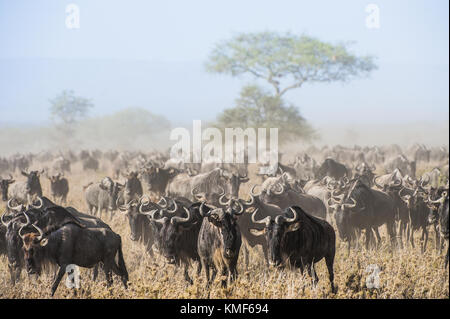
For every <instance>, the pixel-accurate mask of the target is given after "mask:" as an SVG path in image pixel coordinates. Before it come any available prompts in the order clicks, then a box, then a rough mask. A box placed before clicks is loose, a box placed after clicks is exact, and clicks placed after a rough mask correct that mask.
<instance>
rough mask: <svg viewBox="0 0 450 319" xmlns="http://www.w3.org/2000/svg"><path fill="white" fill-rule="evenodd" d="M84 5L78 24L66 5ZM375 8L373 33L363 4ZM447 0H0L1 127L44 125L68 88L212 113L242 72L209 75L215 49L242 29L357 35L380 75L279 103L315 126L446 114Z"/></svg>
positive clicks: (107, 105)
mask: <svg viewBox="0 0 450 319" xmlns="http://www.w3.org/2000/svg"><path fill="white" fill-rule="evenodd" d="M69 3H75V4H77V5H78V6H79V8H80V29H77V30H69V29H67V28H66V26H65V19H66V13H65V7H66V5H67V4H69ZM369 3H375V4H377V5H378V6H379V8H380V24H381V27H380V29H368V28H367V27H366V25H365V19H366V16H367V13H366V12H365V7H366V5H367V4H369ZM448 6H449V2H448V1H446V0H433V1H425V0H420V1H419V0H409V1H400V0H395V1H392V0H389V1H375V0H372V1H360V0H347V1H333V0H328V1H325V0H321V1H299V0H291V1H287V0H281V1H280V0H277V1H275V0H272V1H266V0H264V1H261V0H247V1H243V0H239V1H238V0H227V1H211V0H203V1H200V0H198V1H197V0H189V1H181V0H180V1H174V0H169V1H137V0H131V1H111V0H95V1H92V0H72V1H52V0H34V1H32V0H29V1H24V0H15V1H7V0H0V123H13V122H33V123H42V122H44V121H46V120H47V119H48V107H49V103H48V99H49V98H52V97H54V96H55V95H56V94H57V93H58V92H60V91H61V90H63V89H73V90H74V91H75V92H76V93H77V94H79V95H82V96H85V97H89V98H92V99H93V101H94V104H95V106H96V107H95V110H94V111H93V112H92V114H94V115H98V114H106V113H112V112H114V111H117V110H119V109H121V108H124V107H128V106H140V107H144V108H147V109H149V110H150V111H152V112H154V113H157V114H161V115H164V116H166V117H168V118H170V119H172V120H174V121H175V122H182V121H187V120H188V121H189V120H191V119H204V120H210V119H213V118H214V117H215V115H216V114H217V113H218V112H220V111H221V110H223V109H224V108H226V107H230V106H232V105H233V101H234V99H235V98H236V97H237V95H238V93H239V89H240V87H242V85H243V84H246V83H248V82H249V80H248V79H233V78H230V77H228V76H224V75H223V76H222V75H212V74H208V73H206V72H205V70H204V67H203V63H204V62H205V60H206V58H207V56H208V54H209V52H210V51H211V49H212V48H213V45H214V44H215V43H217V42H218V41H220V40H223V39H226V38H229V37H231V36H232V35H233V34H235V33H239V32H256V31H266V30H271V31H280V32H285V31H290V32H293V33H307V34H308V35H311V36H314V37H318V38H319V39H321V40H325V41H331V42H339V41H355V44H354V45H353V47H352V48H353V51H354V52H356V53H358V54H372V55H375V56H377V60H376V61H377V64H378V66H379V70H377V71H376V72H374V73H373V74H372V75H371V77H370V78H368V79H363V80H356V81H353V82H350V83H348V84H345V85H343V84H339V83H338V84H315V85H306V86H305V87H303V88H301V89H299V90H296V91H293V92H292V93H289V94H287V95H286V98H287V99H288V100H289V101H290V102H292V103H293V104H295V105H297V106H299V107H300V110H301V112H302V114H303V115H304V116H305V117H306V118H307V119H308V120H310V121H311V122H312V123H313V124H317V125H324V124H327V123H332V122H336V121H339V122H343V123H350V122H353V121H362V122H376V121H382V122H388V123H395V122H396V121H399V120H401V121H402V122H417V121H422V120H425V121H444V120H446V119H448V110H449V91H448V85H449V83H448V78H449V64H448V60H449V42H448V38H449V34H448V32H449V16H448V11H449V8H448Z"/></svg>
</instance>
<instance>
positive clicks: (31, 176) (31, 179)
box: [22, 170, 44, 197]
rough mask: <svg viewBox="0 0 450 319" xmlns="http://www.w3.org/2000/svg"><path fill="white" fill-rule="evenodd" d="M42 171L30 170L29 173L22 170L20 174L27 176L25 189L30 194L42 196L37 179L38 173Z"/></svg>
mask: <svg viewBox="0 0 450 319" xmlns="http://www.w3.org/2000/svg"><path fill="white" fill-rule="evenodd" d="M43 172H44V170H41V171H31V172H29V173H27V172H25V171H22V175H23V176H25V177H26V178H27V184H26V190H27V191H28V192H29V193H31V194H36V195H38V196H41V197H42V188H41V182H40V181H39V177H40V175H41V174H42V173H43Z"/></svg>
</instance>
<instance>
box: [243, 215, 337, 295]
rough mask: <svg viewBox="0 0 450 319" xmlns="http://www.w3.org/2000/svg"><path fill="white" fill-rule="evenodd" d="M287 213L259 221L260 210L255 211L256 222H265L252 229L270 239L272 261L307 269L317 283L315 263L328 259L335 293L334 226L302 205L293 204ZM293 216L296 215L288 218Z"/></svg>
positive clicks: (280, 264)
mask: <svg viewBox="0 0 450 319" xmlns="http://www.w3.org/2000/svg"><path fill="white" fill-rule="evenodd" d="M283 213H284V214H283V215H278V216H276V217H275V218H274V217H272V216H267V217H264V218H263V219H261V220H256V218H255V215H256V211H255V212H254V213H253V214H252V220H253V222H254V223H260V224H263V225H264V226H265V227H264V229H263V230H256V229H252V230H251V231H252V233H253V234H255V235H257V236H262V235H264V237H265V240H266V242H267V247H268V254H269V263H270V265H272V266H275V267H280V266H283V265H286V264H290V265H292V266H294V267H299V268H300V270H301V272H302V273H303V270H304V268H306V269H307V270H308V272H309V275H310V276H311V277H312V278H313V281H314V283H317V281H318V277H317V275H316V271H315V269H314V264H315V263H316V262H319V261H320V260H322V259H323V258H325V263H326V265H327V268H328V274H329V279H330V284H331V290H332V292H333V293H334V292H335V287H334V272H333V262H334V255H335V252H336V235H335V233H334V229H333V227H332V226H331V225H330V224H329V223H328V222H327V221H325V220H322V219H320V218H316V217H314V216H311V215H309V214H307V213H306V212H305V211H304V210H303V209H301V208H300V207H296V206H293V207H289V208H287V209H285V210H284V212H283ZM289 215H293V216H292V217H288V216H289Z"/></svg>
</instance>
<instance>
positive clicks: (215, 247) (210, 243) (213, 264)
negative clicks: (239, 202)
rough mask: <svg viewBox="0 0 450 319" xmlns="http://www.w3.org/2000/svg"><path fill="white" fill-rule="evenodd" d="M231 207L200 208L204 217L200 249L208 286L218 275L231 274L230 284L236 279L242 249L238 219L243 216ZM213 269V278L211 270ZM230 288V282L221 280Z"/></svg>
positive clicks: (199, 252)
mask: <svg viewBox="0 0 450 319" xmlns="http://www.w3.org/2000/svg"><path fill="white" fill-rule="evenodd" d="M243 211H244V210H243V209H241V210H240V211H237V210H235V209H234V208H232V207H228V208H227V209H223V208H213V207H209V206H207V205H205V203H204V202H203V203H202V204H201V205H200V208H199V212H200V215H201V216H203V222H202V226H201V228H200V233H199V235H198V243H197V245H198V246H197V249H198V254H199V256H200V261H201V264H202V268H203V269H204V270H205V274H206V280H207V286H209V285H210V283H211V281H212V280H214V278H215V276H216V273H217V272H219V274H220V275H221V276H226V275H227V274H228V276H229V278H230V280H231V281H234V280H235V279H236V278H237V276H238V272H237V268H236V266H237V260H238V256H239V250H240V248H241V244H242V240H241V232H240V230H239V225H238V224H237V221H236V218H237V216H239V215H240V214H242V213H243ZM210 268H212V269H213V273H212V276H211V278H210V277H209V270H210ZM226 285H227V280H226V279H222V286H223V287H225V286H226Z"/></svg>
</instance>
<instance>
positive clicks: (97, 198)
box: [84, 177, 123, 219]
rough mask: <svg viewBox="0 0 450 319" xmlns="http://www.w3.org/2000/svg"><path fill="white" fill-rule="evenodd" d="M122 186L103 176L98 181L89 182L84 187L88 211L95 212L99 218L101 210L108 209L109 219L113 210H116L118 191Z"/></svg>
mask: <svg viewBox="0 0 450 319" xmlns="http://www.w3.org/2000/svg"><path fill="white" fill-rule="evenodd" d="M122 188H123V185H122V184H119V183H117V182H114V181H113V180H112V179H111V178H109V177H105V178H104V179H103V180H102V181H101V182H100V183H95V184H94V183H91V184H89V185H87V186H86V188H85V193H84V195H85V199H86V203H87V205H88V207H89V213H91V214H97V215H98V217H99V218H101V217H102V216H101V215H102V211H103V210H104V211H105V213H106V212H107V211H108V210H109V211H110V219H112V217H113V211H114V210H116V208H117V207H116V205H117V204H116V203H117V198H118V196H119V191H120V190H121V189H122Z"/></svg>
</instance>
